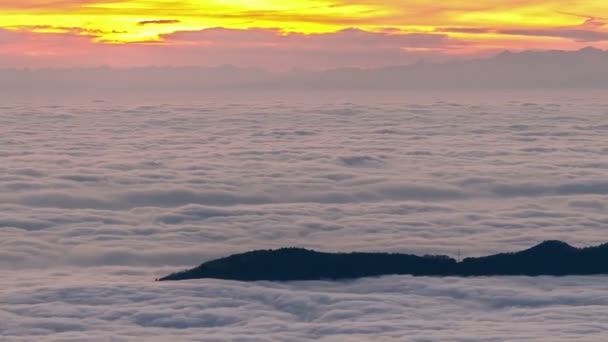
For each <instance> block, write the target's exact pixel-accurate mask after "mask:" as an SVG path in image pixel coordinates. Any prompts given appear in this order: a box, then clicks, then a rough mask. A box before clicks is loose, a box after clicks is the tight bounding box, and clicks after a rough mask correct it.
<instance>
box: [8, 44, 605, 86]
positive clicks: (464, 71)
mask: <svg viewBox="0 0 608 342" xmlns="http://www.w3.org/2000/svg"><path fill="white" fill-rule="evenodd" d="M467 88H469V89H471V88H472V89H488V88H490V89H491V88H499V89H500V88H608V51H604V50H599V49H595V48H590V47H589V48H585V49H582V50H578V51H524V52H519V53H512V52H503V53H501V54H498V55H496V56H494V57H491V58H485V59H474V60H466V61H452V62H447V63H440V64H433V63H424V62H420V63H416V64H411V65H405V66H393V67H384V68H375V69H360V68H341V69H332V70H325V71H298V70H294V71H288V72H270V71H265V70H261V69H254V68H239V67H234V66H221V67H145V68H130V69H112V68H106V67H100V68H89V69H39V70H27V69H25V70H24V69H0V90H2V91H16V92H20V91H46V90H53V91H59V90H70V91H82V90H83V89H85V90H89V91H91V90H92V91H102V90H103V91H120V92H123V91H125V90H128V91H137V90H139V91H163V92H170V91H193V90H194V91H196V90H210V89H214V90H235V89H243V90H254V89H269V90H277V89H281V90H283V89H295V90H306V89H363V90H367V89H380V90H382V89H467Z"/></svg>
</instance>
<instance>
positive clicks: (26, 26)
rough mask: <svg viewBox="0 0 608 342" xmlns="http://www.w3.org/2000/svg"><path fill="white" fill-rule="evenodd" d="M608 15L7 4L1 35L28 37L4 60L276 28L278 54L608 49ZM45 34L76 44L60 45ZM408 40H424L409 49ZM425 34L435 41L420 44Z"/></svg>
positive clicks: (519, 8)
mask: <svg viewBox="0 0 608 342" xmlns="http://www.w3.org/2000/svg"><path fill="white" fill-rule="evenodd" d="M605 17H608V6H606V5H605V2H604V0H539V1H529V0H509V1H504V0H480V1H477V2H475V3H470V2H467V1H465V0H447V1H443V2H442V3H441V4H440V5H439V4H435V2H434V1H430V0H414V1H404V0H387V1H383V2H382V3H378V2H373V1H370V0H293V1H290V2H285V1H279V0H236V1H228V0H205V1H201V0H62V1H54V0H23V1H20V2H18V3H17V2H15V1H10V2H9V1H6V0H0V34H1V33H2V32H1V31H2V30H3V31H5V32H8V33H5V35H7V34H9V33H13V34H19V35H20V36H18V37H17V38H14V37H13V38H10V37H9V38H8V39H5V40H6V41H9V43H6V42H4V45H3V41H2V35H0V54H2V50H4V53H5V54H8V53H10V54H11V55H12V56H16V55H19V54H20V53H21V54H22V55H23V56H29V57H32V56H34V57H36V56H40V55H44V54H47V55H48V54H51V55H53V56H68V57H74V56H76V55H77V54H76V52H75V51H76V50H79V49H80V48H81V47H82V46H84V45H87V46H89V47H88V48H92V47H90V46H97V47H99V46H107V45H126V46H133V47H134V49H139V48H141V46H142V45H154V46H157V47H158V46H159V45H160V46H165V47H169V48H181V49H182V50H183V48H185V47H188V46H190V47H192V46H194V45H196V46H198V47H201V46H206V47H207V48H209V47H210V46H212V47H216V48H217V49H221V48H222V46H223V45H222V44H221V39H219V41H213V42H209V41H208V40H205V39H198V38H197V39H195V40H184V39H175V37H183V36H189V37H192V36H193V35H192V34H191V33H196V32H204V31H209V30H211V29H214V28H221V29H224V30H232V31H231V32H241V33H243V36H244V35H245V34H246V33H247V34H251V33H256V32H257V33H259V32H266V33H268V32H270V33H271V34H272V35H274V36H276V37H274V38H271V39H267V40H266V41H258V43H259V44H258V45H257V47H274V48H277V47H282V46H283V42H284V41H285V40H298V42H300V43H298V42H290V43H289V44H285V46H286V48H289V47H290V46H294V45H296V46H297V45H298V44H299V45H302V44H304V43H307V42H308V40H310V39H307V37H318V36H322V37H325V36H331V35H334V36H340V35H343V34H342V33H343V32H345V31H346V32H348V31H349V30H350V31H357V32H359V31H360V32H364V33H369V34H370V35H371V36H375V37H379V39H381V40H383V41H386V37H390V38H391V39H392V40H393V43H392V44H393V45H392V47H393V48H394V49H395V50H400V51H405V52H410V53H427V54H429V53H433V54H435V55H441V56H449V55H475V54H480V53H483V52H484V51H495V50H501V49H512V50H524V49H531V48H533V49H563V50H574V49H580V48H581V47H584V46H595V47H599V48H607V47H608V19H606V18H605ZM23 35H29V36H27V37H28V38H23ZM31 37H34V38H31ZM45 37H47V38H51V39H53V40H56V39H57V37H70V39H71V40H70V41H69V42H67V43H65V44H64V45H68V46H63V47H61V48H60V47H58V44H57V43H55V42H53V43H52V44H50V43H47V40H46V39H45ZM283 37H287V38H288V39H282V38H283ZM403 37H408V38H415V37H418V38H420V39H418V40H416V43H415V44H410V43H409V41H410V40H411V39H401V38H403ZM423 38H424V41H428V42H429V43H428V44H425V43H424V41H423V42H421V41H420V40H421V39H423ZM66 39H67V38H66ZM369 39H370V40H373V39H372V38H369ZM249 41H251V39H250V38H243V39H242V40H241V46H244V45H247V46H250V45H251V44H249V43H247V42H249ZM439 41H441V42H440V43H439ZM342 43H343V42H342V41H340V42H336V44H337V45H340V44H342ZM50 45H52V49H51V48H49V46H50ZM76 45H78V46H80V47H79V48H76ZM3 46H4V48H3ZM326 48H329V47H326ZM157 50H158V48H157ZM122 51H124V49H122Z"/></svg>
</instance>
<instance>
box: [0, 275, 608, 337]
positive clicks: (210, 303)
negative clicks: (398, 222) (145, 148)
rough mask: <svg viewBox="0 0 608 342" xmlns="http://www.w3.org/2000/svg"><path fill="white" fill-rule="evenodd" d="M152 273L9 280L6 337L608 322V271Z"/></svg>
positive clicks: (393, 333)
mask: <svg viewBox="0 0 608 342" xmlns="http://www.w3.org/2000/svg"><path fill="white" fill-rule="evenodd" d="M63 272H66V273H67V272H69V273H73V272H74V271H73V270H69V269H68V270H63ZM77 272H78V273H76V274H78V275H79V276H81V277H82V278H85V279H92V278H94V277H96V274H94V273H87V272H86V271H77ZM145 276H148V277H151V276H152V275H151V274H148V273H147V272H145V271H144V272H133V271H129V270H127V269H106V274H105V275H104V279H103V280H94V281H91V280H87V281H84V282H83V281H81V282H80V283H73V282H70V281H69V280H68V277H67V276H66V275H65V274H63V275H62V274H61V273H60V272H56V273H54V274H49V273H46V272H42V273H39V274H37V275H36V276H32V275H29V276H21V277H20V278H18V279H7V278H5V279H2V282H1V283H0V285H1V287H0V288H1V289H2V290H0V304H1V305H0V318H2V319H1V320H0V335H1V336H4V337H5V338H8V339H10V340H11V341H31V340H32V339H35V340H37V341H56V340H62V341H78V340H83V339H86V340H87V341H106V340H108V339H113V340H117V341H132V340H141V339H145V340H147V341H166V340H169V339H179V340H180V341H226V340H231V341H235V340H242V341H285V340H289V341H310V340H319V341H343V340H349V341H369V340H370V339H379V340H382V341H403V340H408V341H504V340H535V341H598V340H601V339H602V337H603V336H604V335H605V331H606V329H608V325H606V322H607V321H608V315H607V312H608V311H607V310H606V308H607V306H608V301H607V300H606V296H605V292H606V291H607V290H608V286H607V285H606V279H605V277H572V278H551V277H540V278H508V277H502V278H477V279H475V278H469V279H465V278H460V279H457V278H447V279H440V278H412V277H384V278H378V279H365V280H358V281H353V282H336V283H326V282H309V283H290V284H271V283H264V282H261V283H255V284H244V283H237V282H226V281H210V280H203V281H196V282H181V283H171V284H167V283H152V282H149V279H146V278H145ZM41 282H48V283H51V284H53V285H50V286H47V285H39V284H40V283H41ZM34 284H36V285H34Z"/></svg>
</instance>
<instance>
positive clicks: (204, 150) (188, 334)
mask: <svg viewBox="0 0 608 342" xmlns="http://www.w3.org/2000/svg"><path fill="white" fill-rule="evenodd" d="M235 94H238V93H236V92H232V93H230V94H229V96H230V98H222V97H221V94H213V96H212V94H202V95H200V96H201V97H199V98H196V99H192V98H190V99H189V100H182V99H180V100H176V99H175V98H173V100H172V101H169V102H166V103H163V99H162V98H156V99H155V100H154V101H146V100H144V99H143V98H137V99H129V100H128V101H123V102H121V101H115V100H111V101H106V100H103V99H99V98H95V99H93V100H90V101H89V100H85V99H80V100H79V101H75V100H74V101H67V100H66V99H65V98H62V99H61V101H58V100H44V101H42V100H38V102H37V101H36V100H35V99H33V98H31V97H28V98H27V99H26V100H24V101H23V102H19V101H16V100H14V99H13V100H6V101H4V102H3V103H2V105H1V106H0V127H1V130H2V134H1V135H0V157H1V158H2V160H3V163H2V165H0V270H1V271H2V274H3V277H2V279H0V282H1V283H0V289H1V290H0V335H2V336H8V337H9V339H10V340H11V341H12V340H15V341H19V340H23V341H28V340H32V339H36V340H41V339H43V335H46V334H48V333H53V334H56V335H55V336H53V337H52V338H53V339H60V340H79V339H82V338H83V336H86V337H87V339H93V340H95V339H97V340H103V339H104V338H105V337H107V332H108V331H112V332H113V333H114V334H115V335H116V338H117V339H118V340H132V339H133V336H139V337H141V336H144V337H148V338H149V339H150V340H154V339H156V340H159V341H162V340H166V339H168V338H169V336H172V338H178V339H180V340H201V339H202V338H201V336H205V337H206V338H205V340H214V339H215V340H218V341H219V340H226V339H239V338H240V339H243V340H247V339H249V340H263V339H265V338H267V337H268V336H270V337H269V338H273V339H275V340H298V339H301V340H307V339H312V338H319V339H325V340H327V341H332V340H343V339H344V338H346V336H348V337H349V338H352V339H356V338H359V339H361V340H367V339H369V337H370V336H372V335H374V336H381V337H384V338H385V339H386V340H391V339H393V340H403V338H404V336H407V337H411V339H413V340H416V339H417V340H421V341H422V340H433V341H435V340H442V339H443V340H450V341H453V340H454V339H456V340H458V339H460V340H471V339H479V340H504V339H505V338H506V337H510V338H511V337H512V338H520V339H535V338H539V339H540V338H545V339H546V340H552V341H553V340H555V339H556V338H557V339H563V340H571V339H573V338H574V337H578V338H579V340H581V341H585V340H588V341H591V340H597V337H598V336H600V335H601V334H602V333H603V332H605V329H606V327H605V324H604V322H606V321H608V320H606V319H605V318H604V317H603V315H605V312H606V308H605V306H606V304H607V303H605V301H604V300H603V298H604V297H605V296H602V295H601V294H602V293H605V291H606V289H605V285H604V284H605V279H604V278H601V277H599V278H564V279H550V278H539V279H524V278H521V279H459V280H457V279H449V280H445V279H412V278H407V277H389V278H382V279H369V280H363V281H359V282H354V283H346V284H328V283H313V284H288V285H286V284H264V283H262V284H255V285H241V284H236V283H225V282H201V283H185V284H179V285H177V284H168V285H165V284H154V283H150V282H149V281H150V280H151V279H153V278H155V277H157V276H160V275H162V274H167V273H169V272H171V271H175V270H177V269H179V268H185V267H188V266H193V265H196V264H198V263H200V262H202V261H204V260H209V259H211V258H215V257H218V256H224V255H227V254H230V253H233V252H242V251H244V250H249V249H257V248H273V247H282V246H302V247H308V248H314V249H319V250H328V251H335V250H361V251H401V252H410V253H420V254H425V253H430V254H437V253H445V254H449V255H452V256H455V255H456V253H457V252H458V251H459V250H460V251H461V254H462V256H464V257H466V256H475V255H482V254H489V253H496V252H502V251H507V250H517V249H521V248H525V247H529V246H531V245H532V244H534V243H537V242H540V241H542V240H545V239H561V240H564V241H568V242H570V243H572V244H574V245H577V246H583V245H591V244H597V243H599V242H605V240H606V235H605V226H606V224H607V223H608V215H607V212H606V208H607V207H608V201H607V199H606V194H608V182H607V181H606V178H605V175H606V168H608V149H607V148H606V147H605V146H604V145H605V144H604V140H605V135H606V131H607V130H608V121H607V119H606V118H607V116H606V114H607V113H608V102H606V99H605V96H603V94H602V93H601V92H598V93H597V94H593V93H582V92H578V93H577V92H567V93H557V92H556V93H546V94H541V93H532V92H529V93H527V94H523V93H506V92H504V93H503V94H502V95H500V96H497V95H496V94H493V93H490V92H487V93H484V92H480V93H476V94H452V95H449V94H448V95H446V94H430V93H426V94H419V93H409V94H407V93H399V94H388V93H386V94H382V95H377V97H373V96H372V94H370V93H367V94H338V93H335V94H333V95H332V96H329V95H328V94H316V95H314V96H313V94H311V96H309V97H307V96H303V95H302V96H297V95H290V96H286V97H280V96H279V95H278V94H276V93H272V94H268V93H266V94H264V93H255V92H254V93H250V94H249V96H250V97H249V98H247V97H242V98H238V99H237V98H234V96H235ZM205 96H207V99H205V98H204V97H205ZM549 290H550V291H549ZM473 322H475V323H473ZM480 322H482V323H480ZM540 322H543V323H542V324H541V323H540ZM513 327H517V329H514V328H513Z"/></svg>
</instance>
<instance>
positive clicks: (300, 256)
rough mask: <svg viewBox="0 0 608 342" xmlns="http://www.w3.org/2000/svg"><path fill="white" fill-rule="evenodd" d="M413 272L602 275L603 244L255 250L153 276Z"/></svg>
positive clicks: (327, 276) (605, 262)
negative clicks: (469, 253)
mask: <svg viewBox="0 0 608 342" xmlns="http://www.w3.org/2000/svg"><path fill="white" fill-rule="evenodd" d="M399 274H400V275H413V276H508V275H524V276H539V275H552V276H565V275H592V274H608V243H607V244H603V245H600V246H596V247H587V248H576V247H572V246H570V245H568V244H567V243H565V242H562V241H545V242H543V243H541V244H539V245H536V246H534V247H532V248H529V249H526V250H523V251H519V252H514V253H501V254H495V255H490V256H484V257H478V258H466V259H464V260H463V261H461V262H457V261H456V260H455V259H453V258H450V257H448V256H445V255H425V256H417V255H411V254H399V253H325V252H317V251H313V250H307V249H302V248H281V249H277V250H257V251H251V252H246V253H242V254H235V255H231V256H228V257H225V258H220V259H216V260H212V261H208V262H205V263H203V264H201V265H200V266H198V267H195V268H193V269H190V270H186V271H182V272H177V273H173V274H170V275H168V276H166V277H163V278H161V279H158V280H160V281H166V280H186V279H201V278H215V279H229V280H241V281H257V280H269V281H291V280H336V279H353V278H362V277H372V276H382V275H399Z"/></svg>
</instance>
